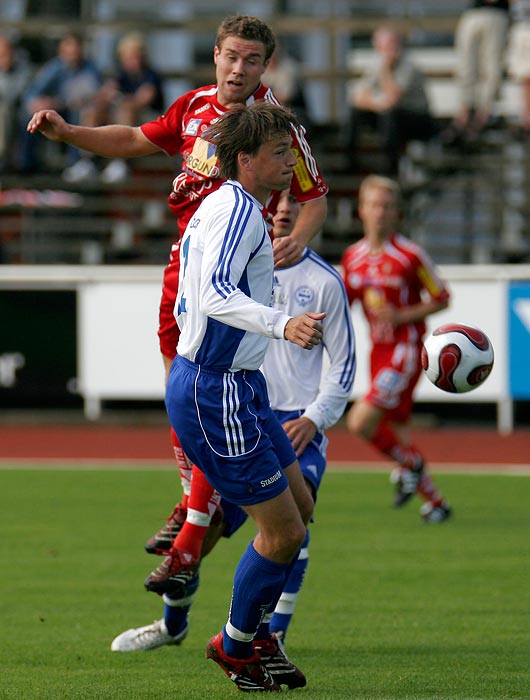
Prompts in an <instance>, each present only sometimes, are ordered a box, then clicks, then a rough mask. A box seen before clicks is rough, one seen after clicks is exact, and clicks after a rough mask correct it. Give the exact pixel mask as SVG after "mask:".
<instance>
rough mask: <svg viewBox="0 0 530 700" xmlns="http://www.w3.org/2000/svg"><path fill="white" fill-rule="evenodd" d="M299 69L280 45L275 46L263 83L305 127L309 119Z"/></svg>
mask: <svg viewBox="0 0 530 700" xmlns="http://www.w3.org/2000/svg"><path fill="white" fill-rule="evenodd" d="M301 70H302V69H301V66H300V64H299V63H298V61H297V60H295V59H294V58H293V57H292V56H290V55H289V54H288V53H287V52H286V51H285V50H284V49H283V48H282V47H281V46H276V49H275V51H274V53H273V54H272V56H271V59H270V61H269V64H268V66H267V70H266V71H265V73H264V74H263V84H264V85H266V86H267V87H269V88H270V89H271V90H272V91H273V93H274V94H275V95H276V97H277V98H278V99H279V100H280V102H281V103H282V104H283V105H284V106H285V107H288V108H289V109H290V110H291V111H292V112H294V114H295V115H296V116H297V117H298V120H299V121H300V123H302V124H304V126H305V127H306V129H307V128H310V122H311V120H310V119H309V118H308V114H307V105H306V100H305V95H304V85H303V80H302V72H301Z"/></svg>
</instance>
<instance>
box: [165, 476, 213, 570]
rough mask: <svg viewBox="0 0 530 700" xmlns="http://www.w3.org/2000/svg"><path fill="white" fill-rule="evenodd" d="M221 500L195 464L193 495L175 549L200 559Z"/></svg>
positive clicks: (189, 499) (189, 500) (190, 497)
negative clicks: (203, 544)
mask: <svg viewBox="0 0 530 700" xmlns="http://www.w3.org/2000/svg"><path fill="white" fill-rule="evenodd" d="M220 500H221V495H220V494H219V492H218V491H216V490H215V489H214V488H213V487H212V486H210V483H209V481H208V479H207V478H206V477H205V476H204V474H203V472H202V471H201V470H200V469H199V468H198V467H197V466H196V465H195V464H194V465H193V476H192V479H191V493H190V495H189V498H188V515H187V518H186V522H185V523H184V525H183V526H182V529H181V531H180V532H179V534H178V535H177V537H176V538H175V541H174V542H173V547H176V548H177V549H183V550H184V551H186V552H189V553H190V554H191V555H193V556H194V557H195V558H196V559H199V558H200V556H201V550H202V543H203V541H204V538H205V536H206V533H207V532H208V527H209V526H210V521H211V519H212V516H213V514H214V513H215V510H216V508H217V506H218V505H219V501H220Z"/></svg>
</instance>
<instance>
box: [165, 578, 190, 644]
mask: <svg viewBox="0 0 530 700" xmlns="http://www.w3.org/2000/svg"><path fill="white" fill-rule="evenodd" d="M198 587H199V574H196V575H195V576H194V577H193V579H192V580H191V581H190V582H189V583H188V584H187V585H186V587H185V589H184V591H183V592H182V593H179V594H178V595H177V594H173V593H164V595H163V600H164V622H165V623H166V628H167V631H168V634H170V635H171V636H172V637H176V636H177V634H180V633H181V632H183V631H184V629H185V628H186V626H187V624H188V613H189V611H190V608H191V605H192V603H193V596H194V595H195V592H196V591H197V589H198Z"/></svg>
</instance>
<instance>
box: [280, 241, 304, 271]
mask: <svg viewBox="0 0 530 700" xmlns="http://www.w3.org/2000/svg"><path fill="white" fill-rule="evenodd" d="M272 249H273V251H274V267H290V266H291V265H294V264H295V263H297V262H299V261H300V260H301V259H302V252H303V250H304V246H302V245H300V243H298V241H297V240H295V239H294V238H291V236H283V237H282V238H275V239H274V241H273V242H272Z"/></svg>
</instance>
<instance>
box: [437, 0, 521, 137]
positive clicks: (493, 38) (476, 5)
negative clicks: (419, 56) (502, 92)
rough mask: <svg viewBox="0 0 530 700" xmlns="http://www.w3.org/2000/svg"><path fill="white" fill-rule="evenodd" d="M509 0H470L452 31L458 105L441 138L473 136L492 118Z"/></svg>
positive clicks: (502, 59)
mask: <svg viewBox="0 0 530 700" xmlns="http://www.w3.org/2000/svg"><path fill="white" fill-rule="evenodd" d="M508 6H509V0H473V2H471V4H470V7H468V9H467V10H464V12H463V13H462V15H461V16H460V19H459V21H458V24H457V27H456V32H455V49H456V53H457V59H458V67H457V80H458V85H459V88H460V108H459V110H458V113H457V115H456V117H455V119H454V121H453V123H452V125H451V127H450V129H449V130H448V131H447V132H446V133H445V135H444V140H445V141H446V142H448V143H452V142H457V141H459V140H461V139H463V138H464V139H474V138H476V137H477V136H478V135H479V134H480V133H481V132H482V131H483V130H484V129H485V128H486V127H487V126H488V125H489V124H490V123H491V121H492V110H493V103H494V101H495V98H496V96H497V94H498V92H499V88H500V85H501V79H502V71H503V64H504V48H505V45H506V31H507V28H508Z"/></svg>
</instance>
